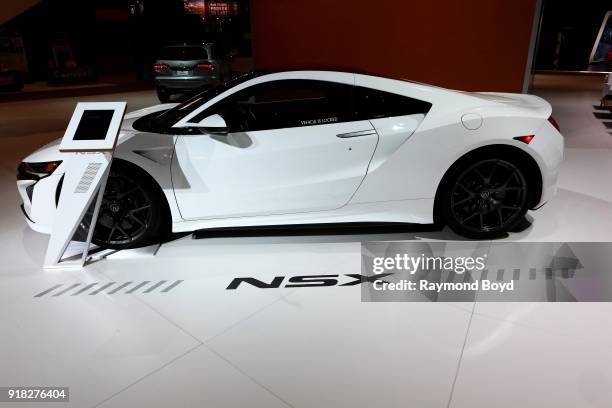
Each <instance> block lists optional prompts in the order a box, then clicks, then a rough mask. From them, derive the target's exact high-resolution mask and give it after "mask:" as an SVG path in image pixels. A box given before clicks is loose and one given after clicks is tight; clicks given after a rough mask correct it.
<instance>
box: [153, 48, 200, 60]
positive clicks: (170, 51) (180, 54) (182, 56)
mask: <svg viewBox="0 0 612 408" xmlns="http://www.w3.org/2000/svg"><path fill="white" fill-rule="evenodd" d="M159 59H162V60H174V61H189V60H200V59H208V53H207V52H206V49H204V48H202V47H165V48H162V50H161V52H160V54H159Z"/></svg>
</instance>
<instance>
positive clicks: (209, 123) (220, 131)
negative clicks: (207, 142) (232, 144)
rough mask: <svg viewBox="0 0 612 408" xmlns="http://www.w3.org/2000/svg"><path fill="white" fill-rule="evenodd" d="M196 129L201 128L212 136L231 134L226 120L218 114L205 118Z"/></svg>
mask: <svg viewBox="0 0 612 408" xmlns="http://www.w3.org/2000/svg"><path fill="white" fill-rule="evenodd" d="M195 127H197V128H200V129H201V130H202V131H203V132H204V133H209V134H212V135H223V136H226V135H227V134H228V133H229V129H228V128H227V123H225V119H223V117H222V116H221V115H218V114H214V115H210V116H207V117H205V118H204V119H202V120H201V121H200V122H199V123H198V124H197V125H195Z"/></svg>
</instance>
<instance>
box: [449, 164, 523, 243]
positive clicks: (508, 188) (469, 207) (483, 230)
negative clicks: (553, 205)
mask: <svg viewBox="0 0 612 408" xmlns="http://www.w3.org/2000/svg"><path fill="white" fill-rule="evenodd" d="M449 187H450V189H449V191H448V195H447V200H446V205H445V207H446V208H445V218H446V221H447V223H448V224H449V226H450V227H451V228H452V229H453V230H454V231H455V232H457V233H459V234H460V235H463V236H466V237H469V238H494V237H499V236H501V235H503V234H505V233H506V232H507V231H509V230H511V229H512V228H513V227H514V226H515V225H516V224H518V223H519V222H520V221H521V220H522V219H523V217H524V215H525V213H526V212H527V209H528V204H529V191H528V183H527V180H526V178H525V175H524V173H523V171H522V169H521V168H520V167H519V166H517V165H515V164H514V163H512V162H510V161H508V160H504V159H501V158H491V159H481V160H477V161H476V162H474V163H469V164H467V165H464V166H462V167H461V168H460V169H459V171H457V172H456V173H455V177H453V179H452V180H451V183H450V184H449Z"/></svg>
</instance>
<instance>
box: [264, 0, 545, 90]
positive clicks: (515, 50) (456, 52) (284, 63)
mask: <svg viewBox="0 0 612 408" xmlns="http://www.w3.org/2000/svg"><path fill="white" fill-rule="evenodd" d="M535 3H536V0H513V1H501V0H466V1H449V0H447V1H426V0H423V1H418V2H416V1H415V2H413V1H399V0H396V1H393V0H375V1H366V0H281V1H279V0H252V18H253V52H254V58H255V65H256V67H257V68H261V69H284V68H302V67H306V68H327V67H338V68H343V69H347V70H358V71H366V72H368V73H373V74H379V75H384V76H389V77H396V78H408V79H412V80H415V81H420V82H426V83H430V84H434V85H438V86H444V87H449V88H456V89H463V90H491V91H507V92H520V91H521V88H522V85H523V78H524V72H525V65H526V63H527V55H528V48H529V42H530V35H531V28H532V22H533V15H534V11H535Z"/></svg>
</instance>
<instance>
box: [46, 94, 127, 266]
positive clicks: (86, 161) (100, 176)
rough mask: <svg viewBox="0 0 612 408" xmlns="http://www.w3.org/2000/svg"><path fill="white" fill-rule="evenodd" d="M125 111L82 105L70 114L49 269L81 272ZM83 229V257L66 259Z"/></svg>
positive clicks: (118, 106) (121, 105) (121, 106)
mask: <svg viewBox="0 0 612 408" xmlns="http://www.w3.org/2000/svg"><path fill="white" fill-rule="evenodd" d="M126 106H127V103H126V102H84V103H79V104H78V105H77V107H76V109H75V110H74V113H73V114H72V118H71V119H70V123H69V124H68V128H67V129H66V133H65V134H64V137H63V139H62V141H61V144H60V152H61V153H62V154H63V156H64V157H65V158H64V159H63V160H62V161H63V167H64V181H63V184H62V190H61V192H60V197H59V201H58V204H57V212H56V216H55V221H54V223H53V229H52V232H51V236H50V238H49V245H48V247H47V253H46V255H45V261H44V268H46V269H49V268H75V267H76V268H80V267H83V266H84V265H85V263H86V262H87V259H88V253H89V248H90V245H91V239H92V237H93V233H94V228H95V225H96V222H97V219H98V213H99V210H100V206H101V204H102V197H103V195H104V188H105V187H106V180H107V179H108V174H109V171H110V167H111V162H112V160H113V154H114V152H115V147H116V145H117V139H118V137H119V129H120V127H121V122H122V121H123V115H124V114H125V109H126ZM92 204H93V212H91V219H89V215H88V214H87V212H88V210H89V209H90V207H91V206H92ZM86 217H87V219H85V218H86ZM79 226H81V229H82V231H80V232H81V234H80V235H83V234H82V233H83V232H84V233H85V234H86V241H85V244H84V249H83V253H82V256H81V257H80V258H79V259H77V260H70V261H69V260H62V258H63V256H64V253H65V252H66V248H68V245H69V244H70V242H71V241H72V240H73V237H74V236H75V232H77V229H78V228H79ZM71 258H73V257H71Z"/></svg>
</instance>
